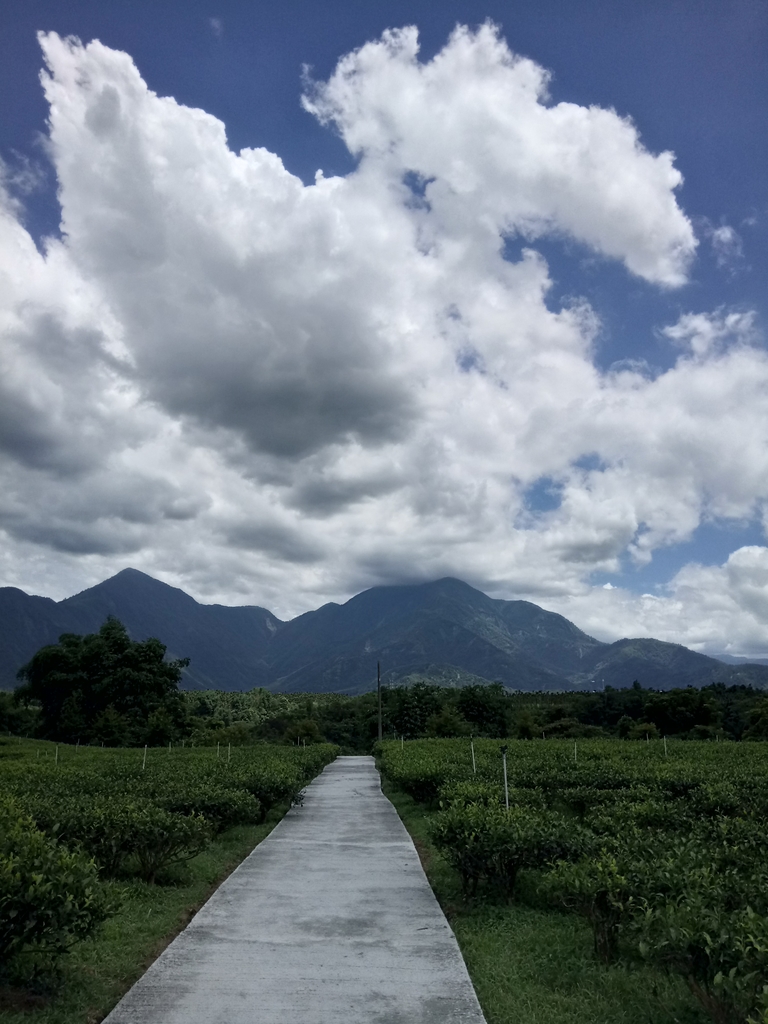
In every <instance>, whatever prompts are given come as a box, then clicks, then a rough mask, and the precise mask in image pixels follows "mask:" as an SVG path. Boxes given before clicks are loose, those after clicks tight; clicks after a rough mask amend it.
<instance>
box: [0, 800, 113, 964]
mask: <svg viewBox="0 0 768 1024" xmlns="http://www.w3.org/2000/svg"><path fill="white" fill-rule="evenodd" d="M112 909H113V907H112V905H111V903H110V901H109V900H108V899H107V897H106V896H105V893H104V890H103V888H102V887H101V886H100V884H99V881H98V876H97V872H96V868H95V866H94V865H93V863H92V862H90V861H88V860H87V859H86V858H85V857H83V856H82V855H81V854H79V853H75V852H72V851H70V850H67V849H66V848H65V847H64V846H62V845H61V844H60V843H57V842H56V841H55V840H54V839H50V838H48V837H47V836H45V835H43V833H42V832H40V831H39V829H37V828H36V827H35V825H34V823H33V821H32V819H31V818H30V817H29V816H28V815H26V814H24V813H23V812H22V811H21V809H20V808H19V807H18V805H17V804H16V803H15V802H14V801H13V799H11V798H10V797H8V796H2V797H0V975H2V974H5V976H6V978H8V979H10V980H15V981H19V980H22V981H23V980H29V979H30V977H32V976H33V975H34V974H35V973H39V972H40V971H41V970H55V968H56V966H57V964H58V961H59V960H60V958H61V956H62V955H63V954H64V953H66V951H67V950H68V949H69V948H70V946H72V945H73V944H74V943H75V942H77V941H78V940H80V939H83V938H85V937H86V936H88V935H90V934H91V933H92V932H93V931H94V929H95V928H96V927H97V926H98V925H99V924H100V923H101V922H102V921H103V920H104V919H105V918H106V917H107V916H108V915H109V913H110V912H111V911H112Z"/></svg>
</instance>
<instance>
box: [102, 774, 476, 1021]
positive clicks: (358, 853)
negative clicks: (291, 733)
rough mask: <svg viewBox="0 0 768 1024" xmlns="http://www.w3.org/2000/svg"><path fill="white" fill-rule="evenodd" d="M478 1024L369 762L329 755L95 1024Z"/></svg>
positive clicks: (440, 920)
mask: <svg viewBox="0 0 768 1024" xmlns="http://www.w3.org/2000/svg"><path fill="white" fill-rule="evenodd" d="M241 1022H242V1024H246V1022H247V1024H484V1018H483V1015H482V1012H481V1010H480V1006H479V1004H478V1002H477V997H476V996H475V992H474V989H473V988H472V983H471V982H470V980H469V975H468V974H467V969H466V967H465V966H464V961H463V960H462V958H461V954H460V952H459V948H458V945H457V944H456V939H455V938H454V935H453V932H452V931H451V929H450V927H449V925H448V922H447V921H446V919H445V917H444V915H443V913H442V911H441V910H440V907H439V906H438V903H437V901H436V900H435V897H434V894H433V893H432V890H431V889H430V887H429V884H428V882H427V879H426V876H425V875H424V872H423V871H422V868H421V864H420V863H419V859H418V855H417V853H416V850H415V848H414V846H413V843H412V842H411V839H410V837H409V836H408V833H407V832H406V830H405V828H404V827H403V824H402V822H401V821H400V819H399V817H398V815H397V812H396V811H395V809H394V807H393V806H392V804H391V803H390V802H389V800H387V798H386V797H385V796H384V795H383V794H382V792H381V787H380V785H379V776H378V773H377V772H376V769H375V767H374V763H373V758H372V757H340V758H338V759H337V760H336V761H334V763H333V764H331V765H329V766H328V767H327V768H326V769H325V771H324V772H323V773H322V775H320V776H319V777H318V778H317V779H315V781H314V782H313V783H312V784H311V785H310V786H309V787H308V789H307V793H306V798H305V800H304V806H303V807H296V808H293V809H292V810H291V811H290V812H289V813H288V814H287V815H286V816H285V818H284V819H283V820H282V821H281V822H280V824H279V825H278V826H277V827H276V828H275V829H274V830H273V831H272V833H271V834H270V835H269V836H268V837H267V838H266V839H265V840H264V842H263V843H261V844H260V845H259V846H257V847H256V849H255V850H254V851H253V853H251V855H250V856H249V857H247V858H246V860H244V861H243V863H242V864H241V865H240V867H239V868H237V870H236V871H234V872H233V873H232V874H231V875H230V876H229V878H228V879H227V880H226V881H225V882H224V883H223V884H222V885H221V886H220V887H219V889H218V890H217V891H216V892H215V893H214V895H213V896H212V897H211V899H210V900H209V901H208V902H207V903H206V904H205V906H204V907H203V908H202V910H201V911H200V912H199V913H198V914H197V915H196V916H195V918H194V919H193V920H192V922H191V923H190V924H189V926H188V927H187V928H186V929H185V930H184V931H183V932H182V933H181V934H180V935H179V936H178V937H177V938H176V939H175V940H174V941H173V942H172V943H171V945H170V946H169V947H168V948H167V949H166V950H165V952H164V953H163V954H162V955H161V956H160V957H159V959H158V960H156V961H155V963H154V964H153V965H152V966H151V967H150V968H149V970H148V971H147V973H146V974H145V975H144V977H143V978H141V979H140V981H138V982H137V983H136V985H134V987H133V988H132V989H131V990H130V992H128V994H127V995H126V996H125V997H124V999H123V1000H122V1002H120V1003H119V1004H118V1005H117V1006H116V1007H115V1009H114V1010H113V1011H112V1013H111V1014H110V1015H109V1016H108V1017H107V1019H106V1024H241Z"/></svg>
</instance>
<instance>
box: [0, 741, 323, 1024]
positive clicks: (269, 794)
mask: <svg viewBox="0 0 768 1024" xmlns="http://www.w3.org/2000/svg"><path fill="white" fill-rule="evenodd" d="M336 753H337V748H336V747H334V746H332V745H331V744H315V745H313V746H309V747H300V746H293V747H290V746H280V747H278V746H272V745H268V744H259V745H255V746H250V747H238V748H234V749H231V748H224V749H222V748H221V747H208V748H194V749H192V748H189V747H181V746H176V747H173V746H171V745H169V746H168V747H161V748H150V749H148V750H147V749H141V748H139V749H135V748H134V749H114V748H113V749H110V748H88V747H78V746H65V745H63V744H62V745H56V744H53V743H47V742H43V741H21V740H16V739H11V738H9V739H6V740H3V741H0V793H1V794H2V795H1V796H0V965H1V966H0V987H3V986H4V988H5V990H6V994H7V992H8V991H15V992H16V993H17V995H18V992H19V991H26V992H38V993H41V994H43V995H45V994H48V995H50V994H51V993H53V992H56V991H57V990H58V989H60V988H61V980H62V973H61V972H62V969H63V968H64V966H65V965H66V962H67V956H66V954H67V952H68V950H70V949H71V948H72V947H73V946H75V944H77V943H79V941H80V940H83V939H85V938H87V937H89V936H92V935H94V933H98V928H99V925H101V924H102V922H104V921H106V920H108V919H110V917H111V916H113V915H115V914H118V913H124V912H125V909H126V903H130V902H131V900H132V899H140V900H143V901H145V902H146V901H147V898H148V891H149V890H151V889H156V890H157V892H158V903H162V900H163V898H164V897H163V895H162V890H163V888H166V889H167V888H169V887H170V888H173V887H176V888H177V889H182V890H183V887H184V885H185V884H188V883H189V882H190V880H191V878H192V875H191V874H190V869H189V867H188V865H189V864H190V862H192V861H193V860H194V859H195V858H199V857H200V855H201V854H202V853H203V852H204V851H207V850H208V848H209V847H212V846H215V845H216V843H217V841H219V840H221V838H222V837H226V836H227V835H229V834H230V833H231V832H232V831H233V830H236V829H237V828H243V827H246V826H247V827H251V828H252V827H254V826H260V825H263V824H264V822H265V821H266V819H267V817H268V815H270V816H271V818H272V819H274V817H275V815H277V816H278V817H279V815H280V814H281V813H282V812H283V811H284V810H285V809H286V808H287V807H288V806H290V804H291V802H294V801H296V800H300V798H301V797H300V794H301V791H302V789H303V788H304V786H306V784H307V783H308V782H309V781H310V780H311V779H312V778H313V777H314V776H315V775H317V774H318V772H320V771H321V770H322V768H323V767H324V766H325V765H326V764H328V763H329V762H330V761H332V760H333V759H334V757H335V756H336ZM251 834H252V835H253V841H254V842H255V841H257V839H258V838H261V835H257V834H255V833H253V830H252V833H251ZM261 834H265V832H264V831H262V833H261ZM243 838H245V839H246V841H247V836H246V837H243ZM220 845H221V844H220ZM224 845H225V846H226V843H224ZM251 845H252V843H251ZM243 852H247V850H244V851H243ZM241 856H242V854H241ZM230 866H232V865H230ZM210 881H214V879H210ZM209 884H210V883H209ZM150 902H151V900H150ZM181 905H182V904H180V906H181ZM70 980H72V979H70ZM0 1002H1V1000H0ZM17 1002H18V999H17ZM52 1019H53V1018H52Z"/></svg>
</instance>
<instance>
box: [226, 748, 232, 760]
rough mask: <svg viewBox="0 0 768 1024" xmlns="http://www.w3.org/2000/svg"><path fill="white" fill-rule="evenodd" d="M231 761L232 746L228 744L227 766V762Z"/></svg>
mask: <svg viewBox="0 0 768 1024" xmlns="http://www.w3.org/2000/svg"><path fill="white" fill-rule="evenodd" d="M231 760H232V744H231V743H230V744H229V747H228V748H227V764H229V762H230V761H231Z"/></svg>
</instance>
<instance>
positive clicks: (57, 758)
mask: <svg viewBox="0 0 768 1024" xmlns="http://www.w3.org/2000/svg"><path fill="white" fill-rule="evenodd" d="M58 763H59V744H58V743H57V744H56V764H58Z"/></svg>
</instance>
